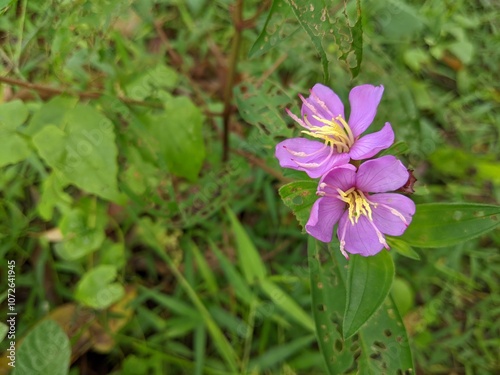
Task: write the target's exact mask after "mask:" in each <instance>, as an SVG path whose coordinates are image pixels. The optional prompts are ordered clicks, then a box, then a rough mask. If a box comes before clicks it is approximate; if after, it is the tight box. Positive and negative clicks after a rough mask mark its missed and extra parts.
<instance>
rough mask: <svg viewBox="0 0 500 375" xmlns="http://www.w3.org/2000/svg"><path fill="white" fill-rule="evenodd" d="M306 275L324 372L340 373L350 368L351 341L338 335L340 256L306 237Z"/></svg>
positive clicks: (342, 307) (343, 293)
mask: <svg viewBox="0 0 500 375" xmlns="http://www.w3.org/2000/svg"><path fill="white" fill-rule="evenodd" d="M307 249H308V258H309V275H310V277H311V297H312V311H313V316H314V321H315V323H316V335H317V337H318V345H319V347H320V349H321V353H322V354H323V358H324V362H325V366H326V369H327V371H328V374H330V375H336V374H343V373H345V372H346V371H347V370H348V369H350V368H351V367H352V364H353V363H354V353H352V352H351V351H350V348H351V347H352V344H353V342H354V341H353V340H352V339H347V340H344V339H343V337H342V318H343V315H344V310H345V304H346V286H345V277H346V276H347V275H343V273H346V270H345V268H344V267H345V266H346V265H347V260H346V259H345V258H344V257H342V256H341V257H340V258H338V259H337V258H335V257H330V254H329V251H328V248H327V244H325V243H323V242H320V241H317V240H315V239H314V238H313V237H311V236H309V237H308V243H307Z"/></svg>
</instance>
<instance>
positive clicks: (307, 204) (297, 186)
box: [279, 180, 318, 228]
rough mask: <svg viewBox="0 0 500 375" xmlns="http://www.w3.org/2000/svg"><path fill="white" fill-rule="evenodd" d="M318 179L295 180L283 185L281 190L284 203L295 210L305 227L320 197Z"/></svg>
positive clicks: (296, 215)
mask: <svg viewBox="0 0 500 375" xmlns="http://www.w3.org/2000/svg"><path fill="white" fill-rule="evenodd" d="M317 189H318V182H317V181H306V180H304V181H294V182H290V183H289V184H286V185H284V186H282V187H281V188H280V190H279V194H280V196H281V199H283V203H285V205H286V206H287V207H288V208H290V209H291V210H292V211H293V214H294V215H295V217H296V218H297V220H298V221H299V223H300V225H301V226H302V228H304V227H305V225H306V223H307V220H309V215H310V214H311V207H312V205H313V204H314V202H315V201H316V199H318V197H317V195H316V190H317Z"/></svg>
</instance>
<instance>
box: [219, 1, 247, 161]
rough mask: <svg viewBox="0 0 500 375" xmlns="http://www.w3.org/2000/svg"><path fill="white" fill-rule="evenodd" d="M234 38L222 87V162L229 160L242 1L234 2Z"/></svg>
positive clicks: (241, 28) (241, 25) (241, 26)
mask: <svg viewBox="0 0 500 375" xmlns="http://www.w3.org/2000/svg"><path fill="white" fill-rule="evenodd" d="M233 24H234V36H233V42H232V45H231V56H230V57H229V66H228V70H227V79H226V86H225V87H224V112H223V115H222V121H223V126H224V129H223V133H222V161H223V162H226V161H227V160H228V159H229V123H230V119H231V102H232V99H233V86H234V79H235V77H236V67H237V65H238V56H239V51H240V44H241V32H242V31H243V0H236V5H235V8H234V13H233Z"/></svg>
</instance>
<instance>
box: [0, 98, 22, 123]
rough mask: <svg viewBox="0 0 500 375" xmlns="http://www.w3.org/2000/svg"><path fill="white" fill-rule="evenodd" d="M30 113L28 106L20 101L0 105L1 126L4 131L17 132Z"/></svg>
mask: <svg viewBox="0 0 500 375" xmlns="http://www.w3.org/2000/svg"><path fill="white" fill-rule="evenodd" d="M28 115H29V112H28V108H27V107H26V105H25V104H24V103H23V102H22V101H20V100H13V101H11V102H7V103H3V104H2V105H0V126H1V128H2V129H10V130H15V129H16V128H17V127H19V126H21V125H22V124H23V123H24V122H25V121H26V119H27V118H28Z"/></svg>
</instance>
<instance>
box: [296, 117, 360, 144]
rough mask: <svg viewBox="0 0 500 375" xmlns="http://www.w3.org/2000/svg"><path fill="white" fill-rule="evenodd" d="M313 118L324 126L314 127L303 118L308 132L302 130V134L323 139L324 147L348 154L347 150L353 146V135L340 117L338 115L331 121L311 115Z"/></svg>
mask: <svg viewBox="0 0 500 375" xmlns="http://www.w3.org/2000/svg"><path fill="white" fill-rule="evenodd" d="M313 118H314V119H315V120H317V121H319V122H321V123H322V124H325V125H326V126H314V125H312V124H311V123H310V121H309V120H308V119H307V117H304V123H305V124H306V127H307V129H308V130H304V131H302V133H305V134H308V135H310V136H311V137H314V138H320V139H323V140H324V141H325V144H326V145H328V146H330V147H331V148H334V147H335V148H336V149H337V152H339V153H344V152H349V149H350V148H351V146H352V145H353V144H354V135H353V134H352V130H351V128H350V126H349V125H348V124H347V122H346V121H345V120H344V119H343V118H342V116H340V115H339V116H337V117H335V118H332V119H331V120H326V119H324V118H321V117H319V116H316V115H313Z"/></svg>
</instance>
